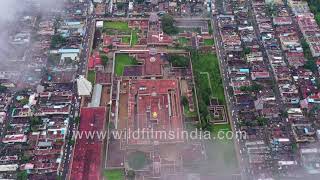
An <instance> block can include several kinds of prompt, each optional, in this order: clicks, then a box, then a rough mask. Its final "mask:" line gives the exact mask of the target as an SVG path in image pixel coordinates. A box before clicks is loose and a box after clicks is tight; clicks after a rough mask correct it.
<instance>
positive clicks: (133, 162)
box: [128, 151, 149, 170]
mask: <svg viewBox="0 0 320 180" xmlns="http://www.w3.org/2000/svg"><path fill="white" fill-rule="evenodd" d="M148 161H149V160H148V157H147V155H146V153H144V152H142V151H135V152H132V153H131V154H129V156H128V164H129V166H130V167H131V168H132V169H134V170H139V169H142V168H144V167H145V166H146V165H147V164H148Z"/></svg>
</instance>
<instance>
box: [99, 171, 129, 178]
mask: <svg viewBox="0 0 320 180" xmlns="http://www.w3.org/2000/svg"><path fill="white" fill-rule="evenodd" d="M103 176H104V177H105V178H106V180H124V172H123V170H105V171H104V172H103Z"/></svg>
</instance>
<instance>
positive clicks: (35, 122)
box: [30, 116, 42, 126]
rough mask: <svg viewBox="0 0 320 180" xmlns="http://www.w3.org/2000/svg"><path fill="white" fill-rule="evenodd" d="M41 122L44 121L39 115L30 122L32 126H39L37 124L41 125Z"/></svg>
mask: <svg viewBox="0 0 320 180" xmlns="http://www.w3.org/2000/svg"><path fill="white" fill-rule="evenodd" d="M41 123H42V121H41V119H40V118H39V117H37V116H33V117H32V118H31V123H30V125H31V126H37V125H40V124H41Z"/></svg>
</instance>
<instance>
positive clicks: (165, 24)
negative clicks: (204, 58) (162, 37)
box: [161, 14, 179, 35]
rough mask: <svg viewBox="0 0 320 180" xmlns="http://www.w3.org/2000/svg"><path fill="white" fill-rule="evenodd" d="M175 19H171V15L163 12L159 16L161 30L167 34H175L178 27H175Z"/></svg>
mask: <svg viewBox="0 0 320 180" xmlns="http://www.w3.org/2000/svg"><path fill="white" fill-rule="evenodd" d="M174 24H175V20H174V19H173V17H172V16H170V15H168V14H165V15H163V16H162V18H161V25H162V30H163V32H164V33H166V34H169V35H174V34H177V33H178V32H179V31H178V28H177V27H175V25H174Z"/></svg>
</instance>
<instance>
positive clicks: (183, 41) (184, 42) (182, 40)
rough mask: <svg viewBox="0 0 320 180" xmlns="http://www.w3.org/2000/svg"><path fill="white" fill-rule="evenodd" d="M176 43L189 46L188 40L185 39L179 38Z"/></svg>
mask: <svg viewBox="0 0 320 180" xmlns="http://www.w3.org/2000/svg"><path fill="white" fill-rule="evenodd" d="M178 42H179V44H181V45H183V46H186V45H188V44H189V42H190V40H189V39H188V38H186V37H179V38H178Z"/></svg>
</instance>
